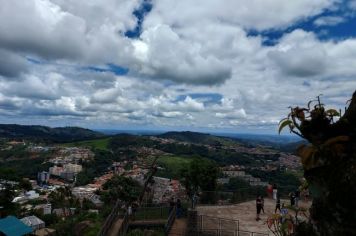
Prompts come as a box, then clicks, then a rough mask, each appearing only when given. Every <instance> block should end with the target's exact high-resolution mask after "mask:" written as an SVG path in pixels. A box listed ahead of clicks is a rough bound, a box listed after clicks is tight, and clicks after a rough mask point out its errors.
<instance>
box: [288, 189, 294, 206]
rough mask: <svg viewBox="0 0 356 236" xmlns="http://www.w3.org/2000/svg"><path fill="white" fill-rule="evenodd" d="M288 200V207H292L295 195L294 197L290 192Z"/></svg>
mask: <svg viewBox="0 0 356 236" xmlns="http://www.w3.org/2000/svg"><path fill="white" fill-rule="evenodd" d="M289 199H290V205H291V206H294V203H295V195H294V192H291V193H290V194H289Z"/></svg>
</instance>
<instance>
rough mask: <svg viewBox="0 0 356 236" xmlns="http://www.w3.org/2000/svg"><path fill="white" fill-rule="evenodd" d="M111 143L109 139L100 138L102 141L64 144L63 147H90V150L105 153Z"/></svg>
mask: <svg viewBox="0 0 356 236" xmlns="http://www.w3.org/2000/svg"><path fill="white" fill-rule="evenodd" d="M110 142H111V138H102V139H94V140H88V141H81V142H74V143H66V144H64V146H66V147H90V148H92V149H99V150H104V151H107V150H108V148H109V144H110Z"/></svg>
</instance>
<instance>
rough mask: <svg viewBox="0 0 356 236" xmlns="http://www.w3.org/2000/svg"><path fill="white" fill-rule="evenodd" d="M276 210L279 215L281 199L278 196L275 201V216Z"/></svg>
mask: <svg viewBox="0 0 356 236" xmlns="http://www.w3.org/2000/svg"><path fill="white" fill-rule="evenodd" d="M277 210H279V213H281V199H280V198H279V196H278V197H277V200H276V208H275V209H274V213H275V214H276V213H277Z"/></svg>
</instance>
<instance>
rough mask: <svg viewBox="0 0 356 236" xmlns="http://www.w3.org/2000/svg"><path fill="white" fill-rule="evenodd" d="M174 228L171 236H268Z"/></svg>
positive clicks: (217, 230)
mask: <svg viewBox="0 0 356 236" xmlns="http://www.w3.org/2000/svg"><path fill="white" fill-rule="evenodd" d="M173 230H174V229H173V228H172V231H171V233H169V234H170V235H174V236H268V234H267V233H256V232H250V231H244V230H224V229H223V230H219V229H205V230H198V229H194V230H180V229H179V230H175V231H174V232H173Z"/></svg>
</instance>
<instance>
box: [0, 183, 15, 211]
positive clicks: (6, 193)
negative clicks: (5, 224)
mask: <svg viewBox="0 0 356 236" xmlns="http://www.w3.org/2000/svg"><path fill="white" fill-rule="evenodd" d="M15 196H16V195H15V189H14V188H13V187H11V185H7V184H5V185H3V189H2V190H0V207H2V209H0V212H1V214H2V215H5V216H6V215H18V214H19V211H20V206H19V205H18V204H16V203H12V202H11V201H12V199H13V198H14V197H15Z"/></svg>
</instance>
